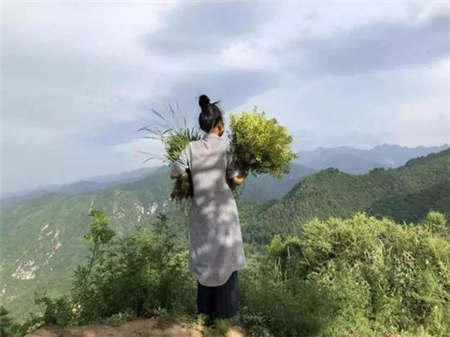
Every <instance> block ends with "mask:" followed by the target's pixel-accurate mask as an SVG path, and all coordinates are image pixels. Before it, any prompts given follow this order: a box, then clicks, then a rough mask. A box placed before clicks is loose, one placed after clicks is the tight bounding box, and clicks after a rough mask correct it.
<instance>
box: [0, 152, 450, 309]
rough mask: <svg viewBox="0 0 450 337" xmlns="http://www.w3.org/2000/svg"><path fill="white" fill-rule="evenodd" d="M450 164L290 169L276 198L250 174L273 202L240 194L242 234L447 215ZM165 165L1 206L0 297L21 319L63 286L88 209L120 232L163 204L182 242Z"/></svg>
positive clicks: (267, 235) (79, 248)
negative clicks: (40, 290) (129, 178)
mask: <svg viewBox="0 0 450 337" xmlns="http://www.w3.org/2000/svg"><path fill="white" fill-rule="evenodd" d="M449 164H450V150H445V151H441V152H439V153H437V154H430V155H428V156H427V157H422V158H417V159H414V160H410V161H409V162H408V163H407V164H406V165H405V166H403V167H400V168H398V169H388V170H383V169H375V170H372V171H371V172H370V173H368V174H365V175H361V176H352V175H349V174H346V173H342V172H339V171H337V170H336V169H331V168H330V169H327V170H324V171H321V172H319V173H316V174H313V175H309V176H308V177H306V178H305V179H303V180H302V181H301V182H300V183H298V181H300V180H301V179H302V177H301V175H300V174H297V175H295V174H294V175H293V176H292V177H289V176H287V177H285V178H284V180H282V183H280V185H283V184H284V185H283V187H282V188H284V189H288V188H289V187H290V186H292V187H293V188H292V189H291V190H290V191H289V193H287V194H286V195H285V196H284V197H283V198H282V199H280V200H277V201H275V200H271V199H273V196H274V195H275V193H281V192H280V190H282V188H281V187H280V189H275V188H274V185H276V183H277V180H274V181H272V182H270V183H268V182H267V181H268V179H266V178H263V177H262V178H258V179H254V181H253V182H252V181H251V180H249V182H248V185H247V186H246V187H245V188H244V192H245V189H248V191H250V192H251V191H252V190H253V191H256V192H255V194H256V195H258V194H260V195H262V196H263V199H265V200H271V201H269V202H266V203H263V204H261V203H251V202H246V201H245V200H246V198H243V202H241V203H240V207H239V208H240V217H241V223H242V231H243V234H244V239H245V241H246V242H247V243H250V242H259V243H265V242H267V241H268V240H270V239H271V238H272V235H273V234H275V233H281V234H285V235H287V234H296V233H298V230H299V228H300V226H301V224H303V223H304V222H305V221H307V220H308V219H310V218H312V217H314V216H317V217H320V218H328V217H330V216H336V217H337V216H343V217H347V216H350V215H351V214H353V213H354V212H355V211H357V210H366V211H367V212H368V213H370V214H375V215H379V216H382V215H386V216H391V217H393V218H394V219H396V220H397V221H402V220H405V221H413V220H417V219H419V218H421V217H423V216H424V215H425V214H426V212H427V211H428V210H438V211H442V212H443V213H445V214H447V215H449V209H448V205H449V200H450V197H449V196H450V191H449V186H450V185H449V183H450V173H449V167H450V165H449ZM167 171H168V169H167V168H165V170H164V169H163V170H161V172H160V174H155V175H151V176H148V177H146V178H145V179H142V180H139V181H135V182H132V183H127V184H122V185H118V186H113V187H110V188H106V189H103V190H100V191H94V192H87V193H80V194H76V195H66V194H56V193H53V194H49V195H45V196H43V197H41V198H38V199H33V200H29V201H27V202H24V203H21V204H18V205H15V206H14V207H11V208H10V209H7V210H5V211H4V212H2V213H1V217H2V218H1V220H2V235H1V242H0V243H1V246H0V254H1V257H2V261H1V272H2V280H1V282H0V295H2V302H3V303H4V304H5V305H6V306H7V307H8V309H9V310H11V312H12V313H13V316H15V317H24V315H25V314H26V313H27V312H28V311H29V310H30V309H31V307H32V303H33V291H34V290H35V289H36V288H37V287H38V286H43V287H45V288H47V289H51V292H53V293H57V292H59V290H60V289H67V287H68V285H69V281H68V279H69V277H70V274H71V272H72V271H73V269H74V268H75V266H76V265H78V264H79V263H80V262H82V261H84V260H85V257H86V256H87V254H88V253H89V251H88V247H87V243H86V242H85V240H84V239H83V235H84V234H85V233H86V232H87V230H88V228H89V222H90V219H89V216H88V212H89V210H90V209H91V208H96V209H102V210H104V211H105V212H106V214H107V215H108V216H109V217H110V224H111V226H112V227H113V228H114V229H115V230H116V231H117V232H118V234H119V235H120V234H122V233H126V232H127V231H128V230H130V229H131V228H133V226H135V225H137V224H145V225H151V221H152V219H153V218H154V216H155V215H156V212H157V211H158V210H161V209H162V210H165V211H167V212H168V214H169V216H170V217H171V223H172V224H173V231H174V233H176V235H177V237H178V238H179V240H182V241H183V242H184V243H186V239H187V229H188V225H187V217H186V214H185V213H184V214H183V213H181V212H180V211H179V210H178V209H177V208H176V207H175V204H174V203H172V202H170V201H169V199H168V196H169V191H170V189H171V187H172V182H171V181H170V179H169V177H168V174H167V173H168V172H167ZM299 171H301V169H299ZM252 184H254V185H253V187H252ZM291 184H292V185H291ZM250 199H251V198H250ZM25 309H26V310H25Z"/></svg>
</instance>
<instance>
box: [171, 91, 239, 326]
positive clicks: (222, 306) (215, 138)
mask: <svg viewBox="0 0 450 337" xmlns="http://www.w3.org/2000/svg"><path fill="white" fill-rule="evenodd" d="M216 104H217V102H215V103H210V100H209V98H208V96H206V95H201V96H200V97H199V105H200V107H201V112H200V115H199V124H200V128H201V129H202V130H203V131H205V132H206V133H205V135H204V136H203V137H202V138H201V139H200V140H197V141H191V142H189V144H188V145H187V146H186V148H185V149H184V150H183V151H182V152H181V154H180V157H179V158H178V160H177V161H176V162H174V163H173V165H172V171H171V173H170V177H171V178H172V179H175V178H177V177H179V176H180V175H181V174H183V173H184V172H185V171H186V170H188V169H189V170H190V173H191V176H192V183H193V189H194V195H193V198H192V208H191V226H190V250H189V263H188V267H189V270H190V271H191V272H192V273H194V274H195V275H196V278H197V313H198V314H205V315H208V318H207V321H206V324H207V325H212V324H213V323H214V320H215V319H218V318H220V319H226V318H231V317H233V316H235V315H236V314H237V313H238V310H239V296H238V277H237V271H238V270H240V269H243V268H245V267H246V258H245V254H244V245H243V242H242V235H241V228H240V223H239V216H238V210H237V205H236V201H235V199H234V196H233V193H232V191H231V189H230V187H229V185H228V184H227V179H229V180H231V182H232V183H233V184H236V185H240V184H242V183H243V182H244V180H245V178H246V176H247V174H246V173H244V172H241V171H240V170H239V168H238V167H236V163H235V162H236V157H235V154H234V153H233V152H232V151H231V148H230V143H229V141H228V140H226V139H222V138H221V136H222V135H223V133H224V131H225V126H224V121H223V117H222V113H221V111H220V109H219V107H218V106H217V105H216Z"/></svg>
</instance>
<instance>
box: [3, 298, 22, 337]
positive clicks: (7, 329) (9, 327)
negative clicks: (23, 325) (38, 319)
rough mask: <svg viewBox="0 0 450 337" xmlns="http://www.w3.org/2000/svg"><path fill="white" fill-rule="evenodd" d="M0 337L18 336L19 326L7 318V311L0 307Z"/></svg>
mask: <svg viewBox="0 0 450 337" xmlns="http://www.w3.org/2000/svg"><path fill="white" fill-rule="evenodd" d="M0 336H2V337H15V336H20V325H19V324H18V323H16V322H14V320H13V319H12V318H11V317H10V316H9V311H8V310H7V309H6V308H5V307H3V305H0Z"/></svg>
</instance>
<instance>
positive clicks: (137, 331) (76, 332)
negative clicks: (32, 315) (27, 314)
mask: <svg viewBox="0 0 450 337" xmlns="http://www.w3.org/2000/svg"><path fill="white" fill-rule="evenodd" d="M219 336H224V337H245V336H246V334H245V331H244V329H243V328H241V327H238V326H232V327H231V329H230V330H229V331H228V333H227V334H223V333H220V332H219V331H217V330H215V329H209V328H206V327H203V326H200V325H189V324H187V323H183V322H178V321H176V320H174V319H169V318H145V319H138V320H135V321H130V322H126V323H124V324H122V325H120V326H111V325H106V324H95V325H86V326H77V327H73V326H59V325H51V326H45V327H41V328H39V329H37V330H36V331H34V332H32V333H29V334H27V335H26V336H25V337H219Z"/></svg>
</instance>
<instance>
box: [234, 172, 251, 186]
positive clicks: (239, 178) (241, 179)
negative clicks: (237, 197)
mask: <svg viewBox="0 0 450 337" xmlns="http://www.w3.org/2000/svg"><path fill="white" fill-rule="evenodd" d="M247 176H248V172H242V174H240V175H238V176H236V177H234V178H233V183H234V184H235V185H241V184H243V183H244V181H245V178H247Z"/></svg>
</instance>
